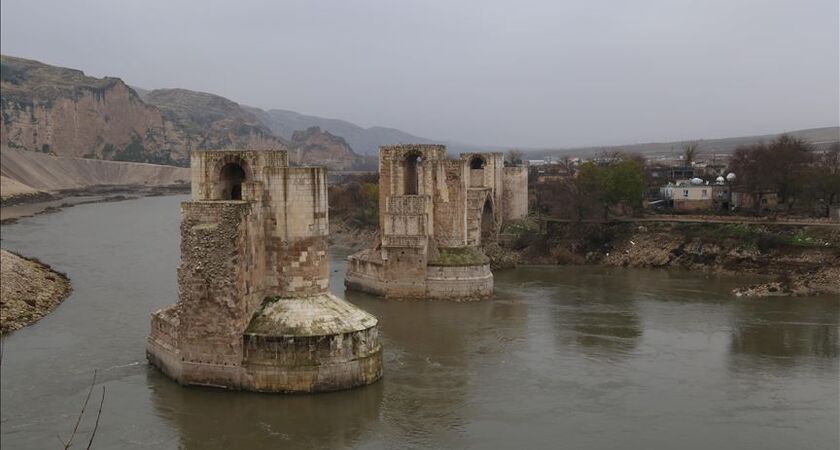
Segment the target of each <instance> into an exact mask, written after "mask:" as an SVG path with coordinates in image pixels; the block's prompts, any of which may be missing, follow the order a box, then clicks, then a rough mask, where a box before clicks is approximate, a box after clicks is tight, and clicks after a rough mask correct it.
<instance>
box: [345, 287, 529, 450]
mask: <svg viewBox="0 0 840 450" xmlns="http://www.w3.org/2000/svg"><path fill="white" fill-rule="evenodd" d="M346 296H347V300H348V301H350V302H352V303H353V304H356V305H359V306H360V307H362V308H364V309H365V310H368V311H370V312H371V313H373V314H375V315H376V316H377V317H379V318H381V325H380V334H381V337H382V340H383V346H384V347H385V348H386V349H387V352H386V355H385V364H386V366H387V375H386V376H385V378H384V379H383V382H384V384H385V389H386V395H385V397H384V399H383V402H382V412H383V414H382V415H383V418H384V419H385V420H386V421H387V422H388V425H389V426H392V427H395V428H396V429H397V431H395V432H396V433H399V435H400V436H401V439H403V443H402V446H403V447H420V448H435V447H438V448H440V447H444V448H447V447H448V448H462V447H464V445H465V443H464V442H463V441H461V440H460V439H462V437H463V431H464V430H465V427H466V426H467V424H468V422H469V418H470V416H471V414H472V412H471V408H472V406H473V405H471V404H470V398H472V397H474V396H475V390H476V389H477V387H476V386H475V384H476V383H481V382H482V381H481V376H479V375H477V373H479V372H481V371H485V370H489V371H494V368H496V365H498V364H503V362H502V361H504V360H509V359H510V358H511V357H512V355H511V354H512V353H513V352H514V351H515V349H516V346H521V345H524V343H525V339H524V334H525V333H526V330H527V315H528V307H527V305H525V304H524V303H521V302H518V301H515V300H508V299H504V298H501V299H500V298H498V297H497V298H495V299H494V300H493V301H492V302H465V303H454V302H425V301H393V302H391V301H389V302H383V301H381V300H380V299H378V298H376V297H373V296H370V295H367V294H363V293H357V292H352V291H348V292H346ZM442 443H445V444H442Z"/></svg>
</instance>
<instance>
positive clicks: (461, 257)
mask: <svg viewBox="0 0 840 450" xmlns="http://www.w3.org/2000/svg"><path fill="white" fill-rule="evenodd" d="M489 262H490V259H489V258H488V257H487V255H485V254H484V252H482V251H481V250H480V249H478V248H476V247H456V248H441V249H439V250H438V257H437V258H436V259H435V260H434V261H429V265H430V266H477V265H481V264H487V263H489Z"/></svg>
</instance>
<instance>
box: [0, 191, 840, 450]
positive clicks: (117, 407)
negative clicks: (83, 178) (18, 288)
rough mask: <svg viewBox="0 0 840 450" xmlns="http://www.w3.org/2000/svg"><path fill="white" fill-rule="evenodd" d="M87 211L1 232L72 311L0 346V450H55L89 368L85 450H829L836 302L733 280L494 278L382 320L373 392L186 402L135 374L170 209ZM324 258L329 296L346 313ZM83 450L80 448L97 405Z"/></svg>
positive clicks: (338, 262)
mask: <svg viewBox="0 0 840 450" xmlns="http://www.w3.org/2000/svg"><path fill="white" fill-rule="evenodd" d="M184 199H185V197H182V196H176V197H149V198H142V199H137V200H131V201H124V202H119V203H108V204H96V205H82V206H76V207H73V208H69V209H66V210H64V211H62V212H60V213H56V214H49V215H43V216H37V217H33V218H28V219H23V220H21V221H20V222H19V223H17V224H13V225H8V226H4V227H3V228H2V241H3V242H2V243H3V247H4V248H7V249H11V250H16V251H19V252H21V253H23V254H25V255H30V256H35V257H38V258H41V259H42V260H44V261H45V262H48V263H49V264H51V265H53V266H54V267H55V268H56V269H58V270H60V271H64V272H66V273H67V274H68V275H69V277H70V279H71V280H72V282H73V289H74V290H73V293H72V294H71V296H70V297H69V298H68V299H67V300H66V301H65V302H64V303H63V304H62V305H61V306H59V307H58V308H57V309H56V311H54V312H53V313H51V314H50V315H48V316H47V317H45V318H44V319H42V320H41V321H40V322H38V323H37V324H35V325H33V326H30V327H28V328H25V329H23V330H20V331H18V332H15V333H13V334H11V335H9V336H7V337H6V338H5V341H4V346H3V359H2V382H0V387H2V402H0V404H1V405H2V407H0V409H1V410H2V436H0V437H2V445H3V448H9V449H42V448H56V447H59V446H60V443H59V441H58V438H57V437H56V436H57V435H58V436H61V437H63V438H66V437H67V436H69V434H70V431H71V430H72V429H73V425H74V423H75V420H76V417H77V415H78V411H79V409H80V407H81V404H82V402H83V400H84V397H85V394H86V393H87V389H88V386H89V384H90V379H91V376H92V373H93V370H94V369H98V370H99V376H98V382H97V390H96V391H94V392H95V393H94V397H93V399H92V400H91V405H93V404H94V403H97V402H98V399H99V397H98V395H99V387H98V386H99V385H104V386H105V388H106V397H105V403H104V408H103V412H102V418H101V423H100V425H99V431H98V432H97V435H96V440H95V442H94V448H102V449H117V448H120V449H122V448H126V449H130V448H185V449H207V448H220V449H239V448H337V447H354V448H442V447H447V448H560V447H562V448H576V449H608V448H616V449H675V448H680V449H709V448H716V449H741V448H760V449H811V448H813V449H836V448H838V389H839V388H838V354H840V351H838V316H839V315H840V299H837V298H830V297H814V298H804V299H769V300H768V299H763V300H758V299H739V298H735V297H733V296H732V295H731V294H730V293H729V291H730V289H731V288H732V287H733V286H735V285H736V283H740V282H744V281H745V280H744V279H735V278H732V277H722V276H709V275H703V274H694V273H687V272H670V271H648V270H626V269H608V268H599V267H545V268H542V267H541V268H520V269H516V270H513V271H507V272H500V273H498V274H497V277H496V288H497V294H496V296H495V298H494V299H492V300H488V301H484V302H477V303H450V302H415V301H384V300H381V299H377V298H374V297H370V296H366V295H360V294H354V293H346V296H347V298H348V300H350V301H352V302H353V303H355V304H357V305H359V306H361V307H362V308H364V309H366V310H368V311H370V312H371V313H373V314H375V315H376V316H378V317H379V319H380V327H381V334H382V338H383V344H384V346H385V377H384V378H383V379H382V381H380V382H378V383H376V384H374V385H372V386H368V387H364V388H359V389H355V390H351V391H346V392H338V393H330V394H318V395H302V396H281V395H260V394H251V393H239V392H224V391H216V390H209V389H196V388H183V387H180V386H178V385H176V384H175V383H173V382H171V381H170V380H169V379H167V378H166V377H164V376H162V375H161V374H160V373H158V372H157V371H156V370H155V369H153V368H151V367H150V366H148V365H147V364H146V362H145V359H144V350H143V345H144V339H145V337H146V334H147V332H148V327H149V313H151V312H152V311H153V310H155V309H157V308H160V307H162V306H165V305H168V304H171V303H173V302H174V301H175V300H176V295H177V288H176V278H175V268H176V266H177V264H178V256H179V255H178V253H179V247H178V246H179V243H178V239H179V236H178V221H179V216H178V214H179V213H178V211H179V210H178V203H179V202H180V201H182V200H184ZM345 254H346V252H343V251H341V250H337V249H334V250H333V255H332V256H333V260H332V264H333V265H332V272H333V273H332V274H333V279H332V289H333V291H335V292H336V293H337V294H338V295H345V293H344V289H343V285H342V278H343V274H344V264H343V256H344V255H345ZM89 409H92V410H94V411H89V412H88V414H87V415H86V416H85V420H84V421H83V423H82V425H81V427H80V432H79V434H78V437H77V439H76V442H79V443H80V444H81V446H84V445H86V444H87V435H88V433H89V431H90V430H91V428H92V426H93V421H94V420H95V414H94V412H95V410H96V409H97V408H96V407H95V406H90V407H89Z"/></svg>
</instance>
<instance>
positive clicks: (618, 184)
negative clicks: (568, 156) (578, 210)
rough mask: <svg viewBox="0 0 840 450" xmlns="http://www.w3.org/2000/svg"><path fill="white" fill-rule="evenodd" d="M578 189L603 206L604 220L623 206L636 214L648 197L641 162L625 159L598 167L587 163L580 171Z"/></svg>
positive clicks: (577, 180)
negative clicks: (612, 211)
mask: <svg viewBox="0 0 840 450" xmlns="http://www.w3.org/2000/svg"><path fill="white" fill-rule="evenodd" d="M576 184H577V190H578V192H579V193H580V194H582V195H585V196H586V197H588V199H589V200H590V201H595V202H597V203H598V204H600V206H601V209H602V210H603V213H604V220H606V219H608V218H609V211H610V208H611V207H617V206H622V207H625V208H630V209H632V210H634V211H636V210H638V209H639V208H641V206H642V201H643V200H644V198H645V174H644V170H642V167H641V166H640V165H639V163H638V162H637V161H635V160H633V159H624V160H619V161H617V162H614V163H611V164H608V165H605V166H599V165H597V164H594V163H591V162H587V163H584V164H581V166H580V167H579V168H578V176H577V179H576Z"/></svg>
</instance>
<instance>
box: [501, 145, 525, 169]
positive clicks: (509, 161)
mask: <svg viewBox="0 0 840 450" xmlns="http://www.w3.org/2000/svg"><path fill="white" fill-rule="evenodd" d="M522 160H523V153H522V150H519V149H515V148H512V149H510V150H508V152H507V155H505V165H506V166H518V165H520V164H522Z"/></svg>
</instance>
